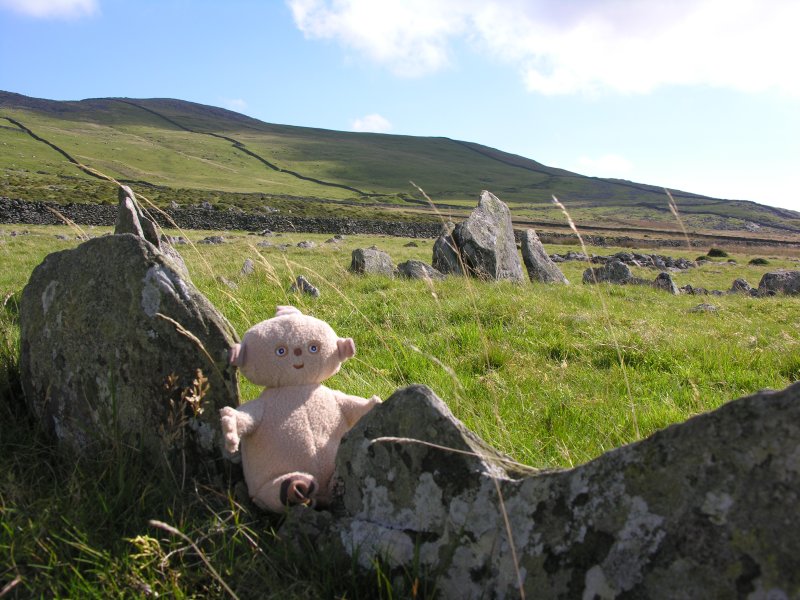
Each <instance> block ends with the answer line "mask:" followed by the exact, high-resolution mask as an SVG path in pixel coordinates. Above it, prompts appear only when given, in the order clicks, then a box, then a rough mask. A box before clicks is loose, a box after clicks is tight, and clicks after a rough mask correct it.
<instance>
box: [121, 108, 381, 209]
mask: <svg viewBox="0 0 800 600" xmlns="http://www.w3.org/2000/svg"><path fill="white" fill-rule="evenodd" d="M113 100H114V101H115V102H122V103H124V104H128V105H130V106H134V107H136V108H138V109H140V110H143V111H145V112H149V113H150V114H152V115H155V116H156V117H159V118H161V119H163V120H165V121H166V122H167V123H170V124H172V125H174V126H175V127H177V128H179V129H182V130H183V131H187V132H189V133H195V134H197V135H210V136H212V137H215V138H218V139H222V140H225V141H226V142H230V143H231V144H232V145H233V147H234V148H236V149H237V150H240V151H242V152H244V153H245V154H247V155H249V156H251V157H253V158H255V159H256V160H257V161H259V162H260V163H262V164H264V165H265V166H267V167H269V168H270V169H272V170H273V171H277V172H278V173H286V174H287V175H291V176H293V177H296V178H298V179H302V180H303V181H310V182H311V183H316V184H318V185H323V186H328V187H335V188H339V189H344V190H348V191H350V192H355V193H356V194H359V195H360V196H367V197H374V196H382V195H383V194H371V193H369V192H365V191H363V190H359V189H358V188H354V187H351V186H349V185H344V184H342V183H333V182H331V181H323V180H322V179H316V178H314V177H308V176H307V175H303V174H302V173H298V172H296V171H291V170H289V169H284V168H282V167H279V166H278V165H276V164H274V163H272V162H270V161H268V160H267V159H266V158H264V157H263V156H260V155H258V154H256V153H255V152H253V151H252V150H250V149H249V148H248V147H247V146H245V145H244V144H243V143H242V142H240V141H239V140H237V139H234V138H232V137H228V136H226V135H222V134H219V133H214V132H212V131H198V130H195V129H190V128H189V127H186V126H185V125H182V124H181V123H178V122H177V121H175V120H173V119H171V118H169V117H168V116H166V115H162V114H161V113H159V112H158V111H155V110H153V109H151V108H148V107H146V106H142V105H141V104H137V103H135V102H131V101H130V100H122V99H120V98H114V99H113Z"/></svg>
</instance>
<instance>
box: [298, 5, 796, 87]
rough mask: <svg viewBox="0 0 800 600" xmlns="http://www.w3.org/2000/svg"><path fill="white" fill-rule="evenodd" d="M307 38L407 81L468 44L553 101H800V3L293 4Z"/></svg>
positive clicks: (445, 63)
mask: <svg viewBox="0 0 800 600" xmlns="http://www.w3.org/2000/svg"><path fill="white" fill-rule="evenodd" d="M287 2H288V4H289V6H290V8H291V10H292V13H293V15H294V19H295V23H296V24H297V26H298V27H299V28H300V30H301V31H303V33H304V34H305V35H306V37H308V38H311V39H329V40H334V41H336V42H338V43H340V44H341V45H343V46H345V47H346V48H347V49H349V50H351V51H355V52H357V53H359V54H361V55H363V56H365V57H367V58H368V59H369V60H372V61H374V62H376V63H378V64H381V65H385V66H387V67H388V68H389V69H391V70H392V71H393V72H395V73H397V74H401V75H409V76H417V75H425V74H429V73H432V72H435V71H437V70H440V69H442V68H445V67H447V66H448V65H449V64H451V63H452V62H454V61H455V59H454V55H453V48H454V46H455V43H456V42H460V41H467V42H468V43H469V44H470V45H471V46H472V47H473V49H475V50H476V51H478V52H484V53H488V54H489V55H491V56H494V57H495V58H497V59H498V60H501V61H503V62H506V63H508V64H510V65H512V66H514V67H516V68H517V69H518V70H519V72H520V76H521V78H522V80H523V82H524V83H525V85H526V86H527V88H528V89H529V90H530V91H533V92H538V93H543V94H565V93H576V92H583V93H594V92H599V91H614V92H622V93H646V92H649V91H652V90H654V89H656V88H658V87H660V86H666V85H709V86H718V87H725V88H732V89H737V90H743V91H748V92H750V91H762V90H766V89H769V88H776V89H780V90H783V91H785V92H788V93H791V94H793V95H798V96H800V77H797V76H796V65H795V62H796V57H797V56H800V36H798V35H797V34H796V25H797V23H799V22H800V2H797V1H796V0H770V1H769V2H763V1H760V0H671V1H670V2H646V1H642V2H633V1H624V0H570V1H569V2H565V1H564V0H536V1H532V0H287Z"/></svg>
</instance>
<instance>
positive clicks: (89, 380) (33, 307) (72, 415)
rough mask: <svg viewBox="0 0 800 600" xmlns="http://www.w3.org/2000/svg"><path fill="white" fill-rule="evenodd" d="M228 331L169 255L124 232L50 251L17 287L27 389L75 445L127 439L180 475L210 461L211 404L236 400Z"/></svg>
mask: <svg viewBox="0 0 800 600" xmlns="http://www.w3.org/2000/svg"><path fill="white" fill-rule="evenodd" d="M187 332H188V333H187ZM236 341H237V340H236V334H235V332H234V330H233V328H232V327H231V326H230V324H229V323H228V322H227V320H226V319H225V318H224V317H223V316H222V315H221V314H220V313H219V312H218V311H217V310H216V309H215V308H214V307H213V306H212V305H211V303H210V302H209V301H208V300H207V299H206V298H205V296H203V295H202V294H201V293H200V292H199V291H198V290H197V289H196V288H195V287H194V286H193V285H192V283H191V282H190V281H188V280H186V279H183V278H182V277H181V276H180V274H179V272H178V270H177V269H176V268H175V263H174V262H173V261H172V260H170V259H169V258H167V257H165V256H164V255H163V254H162V253H161V252H159V251H158V250H156V248H155V246H154V245H153V244H151V243H150V242H148V241H146V240H145V239H143V238H140V237H137V236H134V235H130V234H125V235H111V236H106V237H100V238H96V239H93V240H90V241H88V242H85V243H83V244H81V245H80V246H78V247H77V248H74V249H70V250H64V251H61V252H56V253H53V254H50V255H49V256H47V257H46V258H45V260H44V261H43V262H42V263H41V264H40V265H39V266H38V267H36V269H34V271H33V273H32V274H31V277H30V280H29V282H28V284H27V285H26V287H25V289H24V291H23V293H22V301H21V304H20V347H21V354H20V377H21V380H22V385H23V388H24V390H25V397H26V399H27V401H28V403H29V404H30V406H31V409H32V411H33V414H35V415H36V416H37V418H38V419H40V420H41V422H42V424H43V426H44V428H45V429H46V430H47V431H48V432H49V433H51V434H52V435H53V436H54V437H55V438H56V440H57V441H58V443H59V444H61V445H63V446H64V447H65V448H68V449H69V450H70V451H75V452H78V453H81V452H97V450H98V449H99V448H105V447H110V446H111V445H113V446H114V447H116V446H119V445H120V444H129V445H130V446H131V447H132V448H136V449H139V450H141V451H142V453H143V455H144V456H146V457H147V458H149V459H151V460H153V461H154V462H156V461H160V460H162V457H164V456H166V457H167V458H168V459H169V460H170V462H171V463H172V465H173V467H174V468H175V471H174V472H175V473H176V474H180V473H184V472H185V471H184V469H189V471H190V472H202V471H204V470H207V469H209V468H211V469H213V468H215V467H214V465H215V464H219V463H218V461H219V459H220V451H219V441H220V433H219V423H218V421H219V419H218V411H219V409H220V408H222V407H223V406H226V405H234V406H235V405H236V404H238V384H237V380H236V377H235V376H234V372H233V368H232V367H230V366H229V365H228V360H227V355H228V349H229V348H230V347H231V345H232V344H233V343H235V342H236ZM198 373H199V375H198ZM192 390H194V391H195V392H197V393H196V394H194V395H193V392H192Z"/></svg>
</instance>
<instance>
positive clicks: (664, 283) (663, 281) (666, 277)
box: [653, 271, 680, 296]
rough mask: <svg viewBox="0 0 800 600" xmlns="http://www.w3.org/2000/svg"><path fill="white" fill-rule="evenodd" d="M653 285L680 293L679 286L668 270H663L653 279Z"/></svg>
mask: <svg viewBox="0 0 800 600" xmlns="http://www.w3.org/2000/svg"><path fill="white" fill-rule="evenodd" d="M653 287H654V288H656V289H657V290H664V291H665V292H668V293H670V294H673V295H675V296H677V295H678V294H679V293H680V290H678V286H677V285H676V284H675V282H674V281H673V280H672V276H671V275H670V274H669V273H667V272H666V271H661V273H659V274H658V275H657V276H656V279H655V281H653Z"/></svg>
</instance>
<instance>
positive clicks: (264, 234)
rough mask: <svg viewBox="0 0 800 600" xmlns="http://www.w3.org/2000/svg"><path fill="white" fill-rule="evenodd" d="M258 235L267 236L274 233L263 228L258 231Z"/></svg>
mask: <svg viewBox="0 0 800 600" xmlns="http://www.w3.org/2000/svg"><path fill="white" fill-rule="evenodd" d="M258 235H260V236H262V237H269V236H271V235H274V234H273V233H272V232H271V231H270V230H269V229H263V230H262V231H259V232H258Z"/></svg>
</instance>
